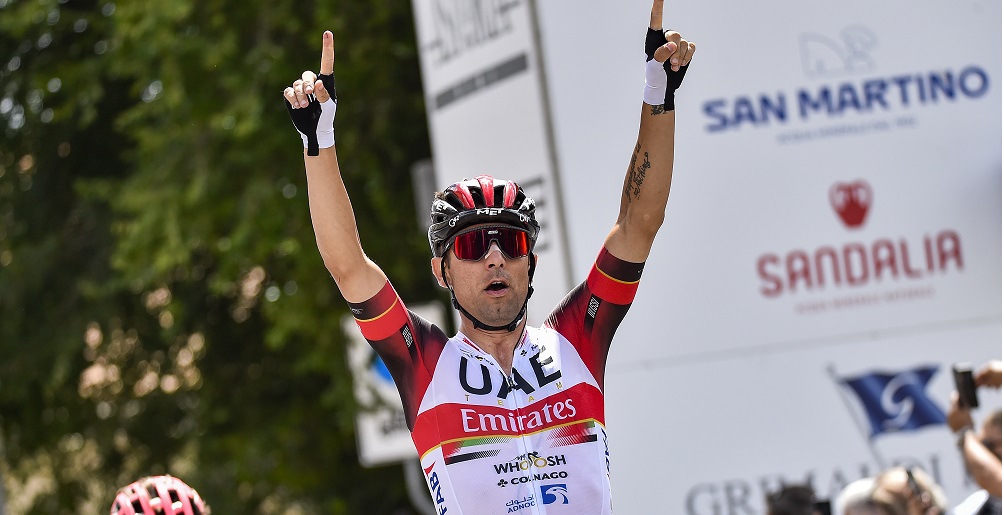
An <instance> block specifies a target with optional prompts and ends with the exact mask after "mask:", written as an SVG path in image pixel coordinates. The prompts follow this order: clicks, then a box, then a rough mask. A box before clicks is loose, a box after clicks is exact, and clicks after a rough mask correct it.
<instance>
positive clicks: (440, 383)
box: [351, 249, 643, 515]
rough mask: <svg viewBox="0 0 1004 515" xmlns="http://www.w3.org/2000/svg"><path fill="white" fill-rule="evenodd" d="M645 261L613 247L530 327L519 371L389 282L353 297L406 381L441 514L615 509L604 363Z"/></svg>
mask: <svg viewBox="0 0 1004 515" xmlns="http://www.w3.org/2000/svg"><path fill="white" fill-rule="evenodd" d="M642 267H643V264H641V263H629V262H625V261H621V260H619V259H617V258H615V257H613V256H612V255H610V254H609V253H607V252H606V250H605V249H604V250H603V251H602V252H601V253H600V255H599V257H598V258H597V260H596V263H595V264H594V266H593V269H592V271H591V272H590V274H589V277H588V279H587V280H586V281H585V282H584V283H582V284H581V285H579V286H578V287H576V288H575V289H574V290H573V291H572V292H571V293H569V294H568V296H567V297H565V299H564V300H563V301H562V302H561V303H560V304H559V306H558V307H557V308H556V309H555V310H554V311H553V312H552V313H551V315H550V316H549V317H548V318H547V320H546V321H545V323H544V325H543V326H542V327H540V328H532V327H528V328H527V329H526V330H525V331H524V332H523V335H522V338H521V339H520V341H519V344H518V345H517V346H516V348H515V351H514V355H513V364H512V370H511V373H510V374H506V373H505V371H503V370H502V368H501V367H500V366H499V365H498V363H497V362H496V361H495V359H494V358H493V357H492V356H491V355H490V354H489V353H487V352H484V351H483V350H481V349H480V348H479V347H478V346H477V345H476V344H475V343H474V342H472V341H471V340H470V339H468V338H467V337H466V336H464V335H463V334H462V333H458V334H457V335H456V336H454V337H453V338H449V337H447V336H446V335H445V334H444V333H443V331H442V330H440V329H439V328H438V327H436V326H434V325H432V324H430V323H429V322H428V321H426V320H424V319H422V318H421V317H419V316H418V315H416V314H414V313H412V312H410V311H408V310H407V309H406V308H405V306H404V304H403V303H402V302H401V300H400V298H399V297H398V296H397V293H396V292H395V291H394V289H393V288H392V287H391V286H390V284H389V283H388V284H387V285H386V286H385V287H384V288H383V289H382V290H381V291H380V293H378V294H377V295H376V296H374V297H373V298H372V299H370V300H368V301H366V302H363V303H359V304H351V307H352V311H353V314H354V315H355V317H356V320H357V322H358V324H359V326H360V328H361V329H362V332H363V335H364V336H365V337H366V339H367V340H368V341H369V342H370V344H371V345H372V346H373V348H374V349H375V350H376V352H377V353H378V354H379V355H380V356H381V358H382V359H383V360H384V362H385V364H386V365H387V368H388V369H389V370H390V372H391V374H392V376H393V377H394V381H395V383H396V384H397V387H398V391H399V392H400V394H401V399H402V401H403V403H404V410H405V417H406V420H407V422H408V427H409V429H410V430H411V434H412V439H413V440H414V442H415V448H416V449H417V450H418V454H419V456H420V458H421V462H422V468H423V470H424V471H425V476H426V479H427V481H428V485H429V490H430V493H431V495H432V499H433V502H434V503H435V505H436V510H437V513H439V514H440V515H443V514H447V513H450V514H469V515H470V514H478V515H481V514H495V513H519V514H523V515H530V514H535V515H545V514H546V515H559V514H575V515H583V514H609V513H611V511H612V508H611V495H610V475H609V474H610V459H609V452H608V446H607V433H606V427H605V426H604V416H603V370H604V367H605V364H606V357H607V352H608V350H609V348H610V342H611V340H612V338H613V334H614V330H615V329H616V328H617V325H618V324H620V322H621V320H623V318H624V315H625V314H626V313H627V309H628V307H629V305H630V303H631V301H632V300H633V298H634V294H635V292H636V291H637V286H638V280H639V278H640V276H641V271H642Z"/></svg>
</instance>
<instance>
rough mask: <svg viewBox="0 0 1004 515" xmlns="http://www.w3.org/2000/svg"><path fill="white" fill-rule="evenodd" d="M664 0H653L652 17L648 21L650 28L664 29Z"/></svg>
mask: <svg viewBox="0 0 1004 515" xmlns="http://www.w3.org/2000/svg"><path fill="white" fill-rule="evenodd" d="M663 1H664V0H652V18H651V19H650V20H649V22H648V28H650V29H652V30H661V29H662V4H663Z"/></svg>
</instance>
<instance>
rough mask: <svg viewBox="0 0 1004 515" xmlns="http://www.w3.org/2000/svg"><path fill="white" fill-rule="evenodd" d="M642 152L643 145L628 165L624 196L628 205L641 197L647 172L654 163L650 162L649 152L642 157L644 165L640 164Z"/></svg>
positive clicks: (636, 150)
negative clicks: (639, 155) (640, 153)
mask: <svg viewBox="0 0 1004 515" xmlns="http://www.w3.org/2000/svg"><path fill="white" fill-rule="evenodd" d="M639 152H641V143H640V142H639V143H638V145H636V146H635V148H634V154H632V155H631V163H630V164H629V165H628V176H627V180H626V181H625V184H624V196H625V197H626V199H627V201H628V203H630V202H631V201H632V200H635V199H637V198H638V197H640V196H641V186H642V184H643V183H644V182H645V172H647V171H648V169H649V168H652V163H651V162H650V161H649V160H648V152H645V153H644V155H643V157H642V163H641V164H640V165H639V164H638V153H639Z"/></svg>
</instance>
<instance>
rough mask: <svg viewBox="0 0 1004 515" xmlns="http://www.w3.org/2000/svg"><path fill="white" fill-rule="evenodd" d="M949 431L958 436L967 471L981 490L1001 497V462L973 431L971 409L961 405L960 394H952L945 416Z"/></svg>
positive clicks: (954, 392)
mask: <svg viewBox="0 0 1004 515" xmlns="http://www.w3.org/2000/svg"><path fill="white" fill-rule="evenodd" d="M945 417H946V419H947V422H948V427H949V429H951V430H952V432H954V433H955V434H956V435H958V442H957V443H958V446H959V451H960V452H962V459H963V461H965V463H966V470H968V471H969V476H970V477H972V478H973V481H975V482H976V484H977V485H979V486H980V488H983V489H984V490H986V491H987V492H989V493H990V495H993V496H996V497H1000V496H1001V460H1000V459H999V458H997V456H996V455H994V453H993V452H991V451H990V449H987V447H986V446H985V445H983V442H981V441H980V438H979V436H977V434H976V431H975V430H974V429H973V417H972V414H971V413H970V411H969V408H966V407H964V406H961V405H960V404H959V392H956V391H953V392H952V394H951V404H950V405H949V407H948V413H946V414H945Z"/></svg>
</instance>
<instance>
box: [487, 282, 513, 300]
mask: <svg viewBox="0 0 1004 515" xmlns="http://www.w3.org/2000/svg"><path fill="white" fill-rule="evenodd" d="M508 291H509V283H507V282H505V281H503V280H501V279H496V280H494V281H492V282H491V283H489V284H488V286H486V287H485V292H486V293H488V295H491V296H493V297H500V296H502V295H505V293H506V292H508Z"/></svg>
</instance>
